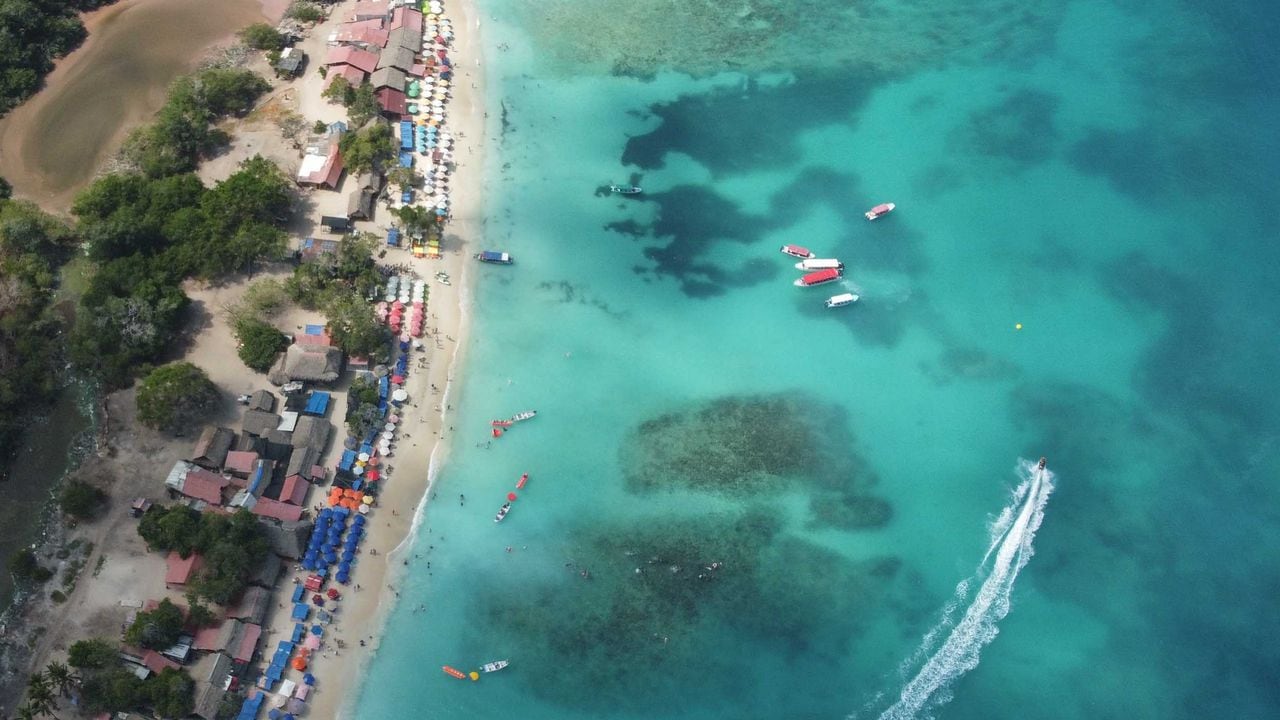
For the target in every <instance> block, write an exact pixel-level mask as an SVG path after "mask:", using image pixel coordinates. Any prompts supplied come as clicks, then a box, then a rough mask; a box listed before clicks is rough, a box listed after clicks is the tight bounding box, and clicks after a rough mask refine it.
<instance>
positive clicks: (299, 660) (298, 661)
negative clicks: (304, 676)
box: [293, 655, 307, 670]
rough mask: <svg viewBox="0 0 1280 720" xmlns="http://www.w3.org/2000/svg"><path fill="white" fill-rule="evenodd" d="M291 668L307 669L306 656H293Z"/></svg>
mask: <svg viewBox="0 0 1280 720" xmlns="http://www.w3.org/2000/svg"><path fill="white" fill-rule="evenodd" d="M293 669H294V670H306V669H307V659H306V658H304V657H302V656H301V655H299V656H298V657H296V658H294V659H293Z"/></svg>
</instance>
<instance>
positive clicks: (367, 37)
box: [333, 20, 389, 48]
mask: <svg viewBox="0 0 1280 720" xmlns="http://www.w3.org/2000/svg"><path fill="white" fill-rule="evenodd" d="M388 34H389V33H388V32H387V31H386V30H383V29H382V21H381V20H365V21H364V22H355V23H344V24H342V25H340V26H338V31H337V33H335V34H334V36H333V39H334V40H336V41H337V42H340V43H347V44H352V45H366V46H369V47H380V48H383V47H386V46H387V36H388Z"/></svg>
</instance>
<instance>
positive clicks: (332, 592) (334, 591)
mask: <svg viewBox="0 0 1280 720" xmlns="http://www.w3.org/2000/svg"><path fill="white" fill-rule="evenodd" d="M325 594H326V595H328V596H329V599H330V600H337V599H338V598H340V597H342V593H340V592H338V588H329V592H327V593H325Z"/></svg>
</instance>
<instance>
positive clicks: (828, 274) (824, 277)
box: [794, 268, 840, 287]
mask: <svg viewBox="0 0 1280 720" xmlns="http://www.w3.org/2000/svg"><path fill="white" fill-rule="evenodd" d="M839 279H840V271H839V270H836V269H834V268H832V269H829V270H819V271H817V272H811V273H809V274H808V275H805V276H804V277H801V278H799V279H797V280H796V281H795V283H794V284H795V286H796V287H813V286H814V285H822V284H823V283H829V282H835V281H836V280H839Z"/></svg>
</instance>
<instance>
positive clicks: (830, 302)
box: [826, 293, 858, 308]
mask: <svg viewBox="0 0 1280 720" xmlns="http://www.w3.org/2000/svg"><path fill="white" fill-rule="evenodd" d="M856 302H858V296H857V295H854V294H853V293H840V294H839V295H832V296H831V297H829V298H827V302H826V306H827V307H829V308H837V307H844V306H845V305H852V304H854V303H856Z"/></svg>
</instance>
